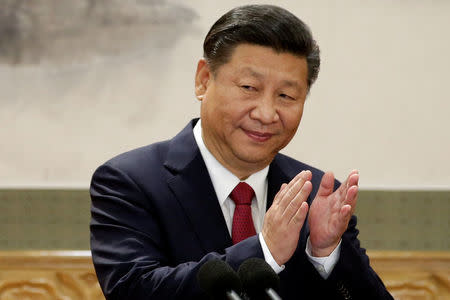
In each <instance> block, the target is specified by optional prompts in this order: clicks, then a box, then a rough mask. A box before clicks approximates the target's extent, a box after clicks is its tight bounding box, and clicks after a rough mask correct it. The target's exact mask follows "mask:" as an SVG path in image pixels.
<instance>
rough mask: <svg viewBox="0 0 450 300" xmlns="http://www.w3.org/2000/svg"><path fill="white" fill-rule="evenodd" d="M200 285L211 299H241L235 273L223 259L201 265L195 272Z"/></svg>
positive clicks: (239, 282)
mask: <svg viewBox="0 0 450 300" xmlns="http://www.w3.org/2000/svg"><path fill="white" fill-rule="evenodd" d="M197 280H198V284H199V285H200V287H201V288H202V289H203V290H204V291H205V292H206V293H207V294H208V295H209V296H210V297H212V298H213V299H229V300H242V299H241V297H239V293H240V292H241V290H242V285H241V281H240V280H239V277H238V275H237V273H236V272H235V271H234V270H233V269H232V268H231V267H230V266H229V265H228V264H227V263H226V262H224V261H222V260H220V259H214V260H210V261H208V262H206V263H205V264H204V265H202V266H201V267H200V269H199V271H198V273H197Z"/></svg>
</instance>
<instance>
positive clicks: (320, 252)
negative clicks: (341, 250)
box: [308, 170, 359, 257]
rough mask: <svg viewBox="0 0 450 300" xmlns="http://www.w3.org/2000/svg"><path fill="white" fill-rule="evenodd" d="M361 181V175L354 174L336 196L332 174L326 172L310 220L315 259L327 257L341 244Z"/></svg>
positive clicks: (310, 211)
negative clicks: (359, 181)
mask: <svg viewBox="0 0 450 300" xmlns="http://www.w3.org/2000/svg"><path fill="white" fill-rule="evenodd" d="M358 180H359V173H358V171H356V170H354V171H352V172H351V173H350V175H348V177H347V180H346V181H345V182H344V183H342V184H341V186H340V187H339V188H338V189H337V190H336V191H335V192H333V188H334V175H333V173H331V172H327V173H325V174H324V175H323V177H322V181H321V183H320V187H319V190H318V191H317V194H316V198H315V199H314V201H313V202H312V204H311V208H310V210H309V217H308V222H309V229H310V235H309V241H310V243H311V254H312V255H313V256H317V257H321V256H328V255H330V254H331V252H333V250H334V249H335V248H336V246H337V245H338V244H339V241H340V240H341V237H342V235H343V234H344V232H345V230H346V229H347V227H348V222H349V221H350V218H351V216H352V214H353V212H354V211H355V206H356V200H357V195H358Z"/></svg>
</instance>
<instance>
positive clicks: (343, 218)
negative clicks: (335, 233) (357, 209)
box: [338, 205, 353, 232]
mask: <svg viewBox="0 0 450 300" xmlns="http://www.w3.org/2000/svg"><path fill="white" fill-rule="evenodd" d="M352 211H353V210H352V207H351V206H350V205H344V206H342V208H341V210H340V211H339V219H340V220H339V226H338V228H339V229H338V230H339V232H344V231H345V230H346V229H347V227H348V222H349V221H350V218H351V216H352Z"/></svg>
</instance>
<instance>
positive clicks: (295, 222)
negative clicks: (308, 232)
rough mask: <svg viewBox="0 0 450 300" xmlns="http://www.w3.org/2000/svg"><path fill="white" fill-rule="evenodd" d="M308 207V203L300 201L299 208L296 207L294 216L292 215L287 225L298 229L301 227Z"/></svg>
mask: <svg viewBox="0 0 450 300" xmlns="http://www.w3.org/2000/svg"><path fill="white" fill-rule="evenodd" d="M308 208H309V206H308V203H307V202H302V205H300V209H298V210H297V212H296V213H295V215H294V217H292V219H291V222H290V223H289V225H290V226H294V228H296V229H298V230H300V229H301V228H302V227H303V223H304V222H305V219H306V214H307V213H308Z"/></svg>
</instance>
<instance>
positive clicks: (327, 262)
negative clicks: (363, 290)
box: [194, 120, 340, 279]
mask: <svg viewBox="0 0 450 300" xmlns="http://www.w3.org/2000/svg"><path fill="white" fill-rule="evenodd" d="M194 138H195V141H196V142H197V145H198V148H199V149H200V153H201V155H202V157H203V160H204V161H205V165H206V168H207V169H208V173H209V176H210V177H211V181H212V184H213V187H214V190H215V192H216V195H217V199H218V201H219V204H220V208H221V209H222V213H223V216H224V218H225V222H226V224H227V227H228V232H229V233H230V236H231V225H232V222H233V214H234V208H235V204H234V202H233V200H232V199H231V198H230V197H229V196H230V194H231V192H232V191H233V189H234V188H235V187H236V185H237V184H238V183H239V182H240V179H239V178H238V177H236V176H235V175H234V174H233V173H231V172H230V171H229V170H228V169H226V168H225V167H224V166H222V164H220V163H219V161H217V159H216V158H215V157H214V156H213V155H212V154H211V152H209V150H208V149H207V148H206V146H205V143H204V142H203V137H202V127H201V120H199V121H198V122H197V124H196V125H195V126H194ZM268 172H269V166H267V167H265V168H264V169H262V170H260V171H258V172H256V173H254V174H252V175H250V176H249V177H248V178H247V179H245V180H244V181H243V182H245V183H247V184H248V185H250V186H251V187H252V188H253V190H254V191H255V196H254V197H253V200H252V204H251V209H252V218H253V223H254V225H255V230H256V232H257V233H258V238H259V241H260V244H261V247H262V250H263V253H264V259H265V260H266V262H267V263H268V264H269V265H270V266H271V267H272V268H273V269H274V271H275V272H276V273H280V272H281V271H283V270H284V265H283V266H279V265H278V264H277V262H276V261H275V259H274V258H273V256H272V254H271V253H270V250H269V248H268V247H267V244H266V242H265V241H264V238H263V236H262V234H261V229H262V224H263V221H264V216H265V214H266V205H267V189H268V180H267V174H268ZM310 248H311V246H310V243H309V237H308V241H307V247H306V249H305V251H306V254H307V256H308V258H309V260H310V261H311V263H312V264H313V265H314V267H315V268H316V270H317V271H318V272H319V274H320V275H321V276H322V277H323V278H325V279H326V278H328V276H329V275H330V273H331V271H332V270H333V268H334V266H335V264H336V262H337V260H338V259H339V253H340V243H339V245H338V246H337V247H336V249H335V250H334V251H333V252H332V253H331V254H330V256H327V257H313V256H312V255H311V249H310Z"/></svg>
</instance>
